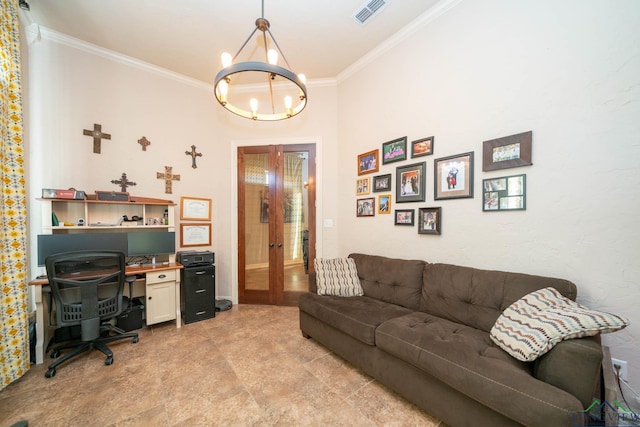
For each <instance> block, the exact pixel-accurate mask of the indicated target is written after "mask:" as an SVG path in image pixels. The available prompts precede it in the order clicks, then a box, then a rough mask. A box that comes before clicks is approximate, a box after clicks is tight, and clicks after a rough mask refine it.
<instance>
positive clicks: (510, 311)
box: [490, 287, 629, 362]
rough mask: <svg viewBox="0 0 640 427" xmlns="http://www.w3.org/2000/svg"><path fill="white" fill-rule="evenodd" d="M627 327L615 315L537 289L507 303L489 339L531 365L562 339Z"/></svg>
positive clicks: (558, 293)
mask: <svg viewBox="0 0 640 427" xmlns="http://www.w3.org/2000/svg"><path fill="white" fill-rule="evenodd" d="M627 325H629V320H627V319H625V318H623V317H620V316H616V315H615V314H610V313H605V312H602V311H596V310H590V309H588V308H587V307H584V306H582V305H580V304H578V303H576V302H575V301H571V300H570V299H568V298H566V297H564V296H562V294H560V292H558V290H556V289H554V288H551V287H549V288H545V289H540V290H537V291H535V292H531V293H530V294H527V295H525V296H524V297H522V298H520V299H519V300H518V301H516V302H514V303H513V304H511V305H510V306H509V307H508V308H507V309H506V310H505V311H504V312H503V313H502V314H501V315H500V317H498V320H496V323H495V324H494V325H493V328H491V332H490V336H491V340H492V341H493V342H494V343H496V344H497V345H498V346H500V348H502V349H503V350H504V351H506V352H507V353H509V354H510V355H511V356H513V357H515V358H516V359H518V360H521V361H523V362H531V361H534V360H536V359H537V358H538V357H540V356H542V355H543V354H545V353H546V352H548V351H549V350H551V349H552V348H553V347H554V346H555V345H556V344H557V343H559V342H560V341H562V340H568V339H571V338H581V337H588V336H592V335H597V334H599V333H606V332H614V331H617V330H620V329H622V328H624V327H626V326H627Z"/></svg>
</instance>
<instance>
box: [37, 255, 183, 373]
mask: <svg viewBox="0 0 640 427" xmlns="http://www.w3.org/2000/svg"><path fill="white" fill-rule="evenodd" d="M182 268H183V267H182V264H178V263H177V262H173V263H169V264H157V265H139V266H135V267H134V266H127V269H126V274H127V275H128V276H133V275H145V276H146V275H147V274H149V275H154V276H157V273H158V272H162V271H168V270H173V272H174V274H175V282H176V283H175V302H174V306H175V320H176V327H177V328H179V327H181V326H182V324H181V319H180V318H181V316H182V314H181V312H180V269H182ZM47 285H49V281H48V279H47V278H46V277H45V278H43V279H34V280H32V281H30V282H29V286H33V287H34V288H35V292H34V300H35V303H36V363H37V364H40V363H43V362H44V352H45V351H46V345H47V344H48V343H49V337H50V336H52V335H51V331H52V330H54V329H55V326H52V325H50V324H49V308H50V307H45V304H44V302H43V297H42V294H43V289H42V287H43V286H47ZM125 288H126V286H125ZM125 290H126V289H125ZM145 305H146V304H145ZM45 320H46V323H45ZM167 320H173V316H171V319H167Z"/></svg>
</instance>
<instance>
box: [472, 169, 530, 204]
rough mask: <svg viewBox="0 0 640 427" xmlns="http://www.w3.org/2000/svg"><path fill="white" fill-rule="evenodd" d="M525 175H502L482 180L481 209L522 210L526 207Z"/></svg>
mask: <svg viewBox="0 0 640 427" xmlns="http://www.w3.org/2000/svg"><path fill="white" fill-rule="evenodd" d="M526 187H527V175H524V174H522V175H512V176H503V177H500V178H490V179H483V180H482V190H483V195H484V196H483V198H482V210H483V211H485V212H492V211H494V212H495V211H517V210H520V211H523V210H526V208H527V200H526V195H527V194H526V193H527V188H526Z"/></svg>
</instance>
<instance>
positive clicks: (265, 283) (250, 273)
mask: <svg viewBox="0 0 640 427" xmlns="http://www.w3.org/2000/svg"><path fill="white" fill-rule="evenodd" d="M244 182H245V193H244V194H245V196H244V197H245V202H244V207H245V212H244V220H245V236H244V239H245V240H244V241H245V265H244V268H245V284H244V288H245V289H248V290H264V291H268V290H269V155H268V154H267V153H260V154H245V155H244Z"/></svg>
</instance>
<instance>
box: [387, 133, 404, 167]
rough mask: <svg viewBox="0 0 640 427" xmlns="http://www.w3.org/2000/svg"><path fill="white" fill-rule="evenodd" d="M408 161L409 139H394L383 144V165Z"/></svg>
mask: <svg viewBox="0 0 640 427" xmlns="http://www.w3.org/2000/svg"><path fill="white" fill-rule="evenodd" d="M400 160H407V137H406V136H403V137H402V138H398V139H394V140H393V141H389V142H385V143H383V144H382V164H383V165H386V164H387V163H393V162H399V161H400Z"/></svg>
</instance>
